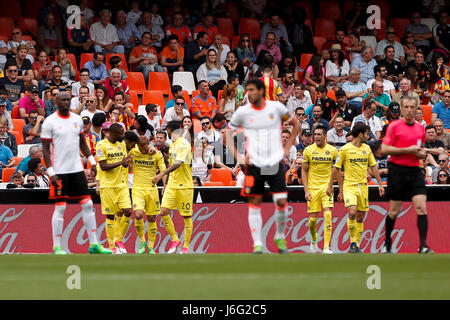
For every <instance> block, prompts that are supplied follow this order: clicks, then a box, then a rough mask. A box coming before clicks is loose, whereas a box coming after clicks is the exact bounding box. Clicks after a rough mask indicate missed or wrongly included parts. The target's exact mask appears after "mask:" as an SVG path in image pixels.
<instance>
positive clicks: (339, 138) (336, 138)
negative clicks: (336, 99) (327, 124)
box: [327, 95, 348, 150]
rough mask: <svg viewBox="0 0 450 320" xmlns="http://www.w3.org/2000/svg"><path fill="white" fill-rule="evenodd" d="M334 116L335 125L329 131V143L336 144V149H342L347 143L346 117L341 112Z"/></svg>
mask: <svg viewBox="0 0 450 320" xmlns="http://www.w3.org/2000/svg"><path fill="white" fill-rule="evenodd" d="M344 96H345V95H344ZM333 118H334V127H333V128H331V129H330V130H328V132H327V143H329V144H331V145H333V146H335V147H336V149H338V150H340V149H341V148H342V147H343V146H344V145H346V144H347V133H348V130H345V129H344V126H345V123H344V118H343V117H342V116H341V115H340V114H337V115H336V117H333Z"/></svg>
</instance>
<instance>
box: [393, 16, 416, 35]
mask: <svg viewBox="0 0 450 320" xmlns="http://www.w3.org/2000/svg"><path fill="white" fill-rule="evenodd" d="M410 23H411V21H410V20H409V19H408V18H392V19H391V26H393V27H394V29H395V34H396V35H397V36H399V37H400V38H403V37H404V36H405V29H406V26H407V25H408V24H410Z"/></svg>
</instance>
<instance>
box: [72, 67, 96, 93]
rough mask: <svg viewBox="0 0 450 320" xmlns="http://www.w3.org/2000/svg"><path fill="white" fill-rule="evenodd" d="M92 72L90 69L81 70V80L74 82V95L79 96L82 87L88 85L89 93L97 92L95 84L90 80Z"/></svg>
mask: <svg viewBox="0 0 450 320" xmlns="http://www.w3.org/2000/svg"><path fill="white" fill-rule="evenodd" d="M89 78H90V74H89V69H87V68H83V69H81V70H80V81H78V82H75V83H73V84H72V96H74V97H77V96H78V95H79V90H80V88H81V87H88V89H89V95H93V94H95V87H94V85H93V84H92V83H91V82H89Z"/></svg>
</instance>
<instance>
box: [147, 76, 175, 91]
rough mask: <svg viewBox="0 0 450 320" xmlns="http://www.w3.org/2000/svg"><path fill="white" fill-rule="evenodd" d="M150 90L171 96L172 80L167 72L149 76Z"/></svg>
mask: <svg viewBox="0 0 450 320" xmlns="http://www.w3.org/2000/svg"><path fill="white" fill-rule="evenodd" d="M148 90H159V91H162V92H163V93H164V94H169V92H170V80H169V75H168V74H167V72H150V73H149V75H148Z"/></svg>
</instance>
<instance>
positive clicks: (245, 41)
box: [234, 33, 258, 73]
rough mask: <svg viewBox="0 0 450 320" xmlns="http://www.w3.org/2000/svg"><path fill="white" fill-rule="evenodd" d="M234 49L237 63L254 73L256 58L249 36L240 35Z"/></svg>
mask: <svg viewBox="0 0 450 320" xmlns="http://www.w3.org/2000/svg"><path fill="white" fill-rule="evenodd" d="M234 49H235V50H236V54H237V58H238V61H239V62H240V63H242V64H243V65H244V66H246V67H247V68H249V69H250V70H252V72H253V73H254V72H255V71H256V69H258V65H256V64H255V62H256V56H255V52H254V50H253V47H252V45H251V40H250V35H249V34H248V33H243V34H241V35H240V37H239V42H238V44H237V46H236V48H234Z"/></svg>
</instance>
